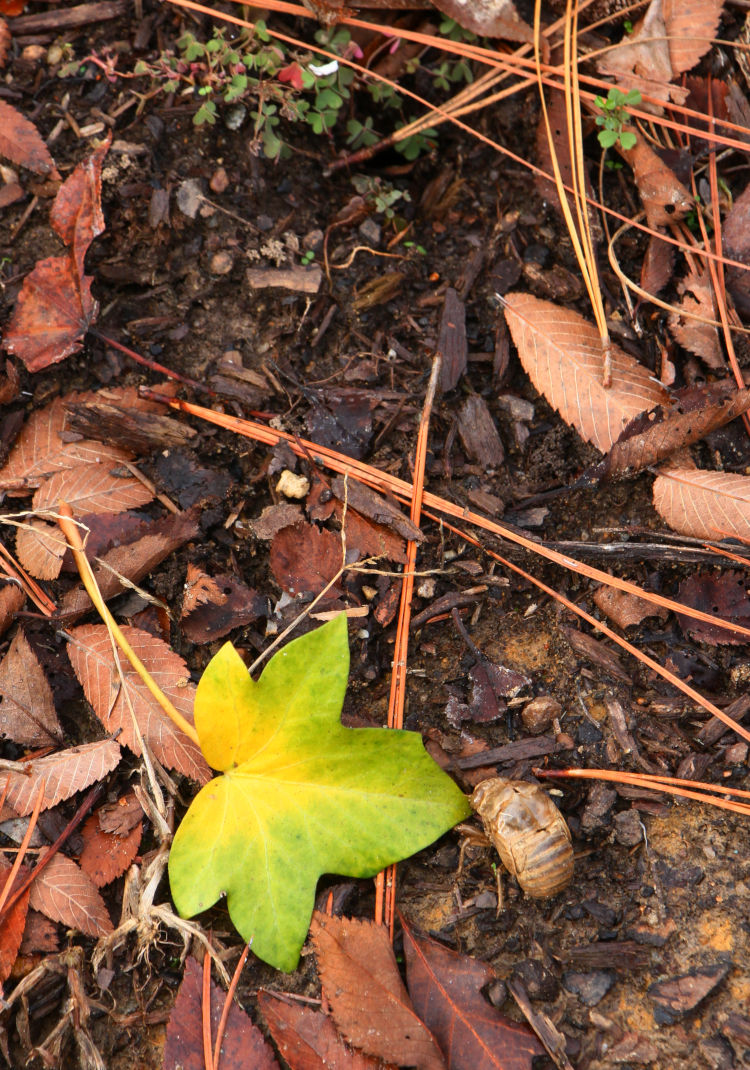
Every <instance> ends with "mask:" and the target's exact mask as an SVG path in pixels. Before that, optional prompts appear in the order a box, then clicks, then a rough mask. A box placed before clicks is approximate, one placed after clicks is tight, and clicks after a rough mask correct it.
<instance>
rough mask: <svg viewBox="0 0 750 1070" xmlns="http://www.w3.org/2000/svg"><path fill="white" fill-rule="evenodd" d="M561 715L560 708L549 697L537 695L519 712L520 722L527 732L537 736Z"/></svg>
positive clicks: (556, 702)
mask: <svg viewBox="0 0 750 1070" xmlns="http://www.w3.org/2000/svg"><path fill="white" fill-rule="evenodd" d="M561 713H562V706H561V705H560V703H559V702H558V701H557V700H556V699H554V698H552V696H551V695H538V696H537V698H533V699H532V700H531V702H529V703H527V705H526V706H524V708H523V709H522V710H521V720H522V721H523V726H524V728H525V729H526V731H527V732H531V734H532V736H539V735H541V734H542V732H545V731H546V730H547V729H548V728H549V726H550V725H551V724H552V722H553V721H554V719H555V718H556V717H559V716H560V714H561Z"/></svg>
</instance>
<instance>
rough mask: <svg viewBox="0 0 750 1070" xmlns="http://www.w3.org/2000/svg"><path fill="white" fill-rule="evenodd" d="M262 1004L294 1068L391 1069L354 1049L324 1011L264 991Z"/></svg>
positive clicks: (278, 1043)
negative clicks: (337, 1030) (340, 1034)
mask: <svg viewBox="0 0 750 1070" xmlns="http://www.w3.org/2000/svg"><path fill="white" fill-rule="evenodd" d="M258 1006H259V1007H260V1010H261V1013H262V1014H263V1017H264V1018H265V1020H266V1023H267V1025H268V1029H269V1032H270V1033H271V1036H272V1037H273V1039H274V1041H275V1043H276V1047H277V1048H278V1049H279V1054H280V1055H281V1057H282V1058H283V1059H284V1060H285V1062H287V1063H288V1064H289V1066H290V1068H291V1070H387V1067H385V1066H384V1064H383V1063H382V1062H381V1060H380V1059H374V1058H373V1057H372V1056H371V1055H363V1053H362V1052H361V1051H354V1049H353V1048H350V1047H349V1045H348V1044H346V1042H345V1041H344V1040H343V1039H342V1038H341V1037H340V1036H339V1034H338V1033H337V1032H336V1027H335V1025H334V1024H333V1022H332V1021H331V1019H330V1018H329V1017H328V1015H327V1014H323V1012H322V1011H319V1010H314V1009H313V1008H312V1007H305V1006H304V1005H303V1004H301V1003H297V1002H295V1001H294V1000H291V999H289V998H288V997H286V996H284V995H281V994H280V993H278V992H264V991H263V990H261V991H260V992H259V993H258Z"/></svg>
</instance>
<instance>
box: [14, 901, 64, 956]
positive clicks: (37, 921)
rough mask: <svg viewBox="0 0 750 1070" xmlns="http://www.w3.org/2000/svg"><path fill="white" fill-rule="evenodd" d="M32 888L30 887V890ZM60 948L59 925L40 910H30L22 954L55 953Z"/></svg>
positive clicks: (27, 916) (24, 932)
mask: <svg viewBox="0 0 750 1070" xmlns="http://www.w3.org/2000/svg"><path fill="white" fill-rule="evenodd" d="M30 891H31V889H29V892H30ZM59 950H60V939H59V937H58V935H57V925H55V923H54V921H50V919H49V918H45V916H44V914H40V913H39V911H38V910H30V911H29V912H28V914H27V915H26V926H25V928H24V930H23V940H22V941H21V950H20V954H21V955H46V954H54V953H55V951H59Z"/></svg>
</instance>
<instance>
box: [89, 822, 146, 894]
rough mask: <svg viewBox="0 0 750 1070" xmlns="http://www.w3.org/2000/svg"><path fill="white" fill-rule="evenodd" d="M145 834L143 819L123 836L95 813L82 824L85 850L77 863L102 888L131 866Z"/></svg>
mask: <svg viewBox="0 0 750 1070" xmlns="http://www.w3.org/2000/svg"><path fill="white" fill-rule="evenodd" d="M142 834H143V825H142V822H141V821H138V822H137V823H136V824H135V825H134V826H133V827H132V828H131V829H130V831H129V832H127V833H126V834H125V835H124V836H119V835H118V834H117V833H116V832H105V831H104V829H102V827H101V825H100V823H99V815H98V814H92V815H91V816H90V817H89V818H88V820H87V821H86V822H85V823H84V825H83V827H82V828H81V837H82V838H83V851H81V854H80V856H79V858H78V864H79V865H80V867H81V869H82V870H83V872H84V873H85V874H87V876H88V877H90V878H91V881H92V882H93V883H94V884H95V885H96V887H97V888H103V887H104V885H105V884H109V883H110V882H111V881H113V880H115V878H117V877H119V876H120V875H121V874H122V873H124V872H125V870H126V869H127V868H128V866H129V865H130V863H131V862H132V861H133V859H134V858H135V856H136V855H137V854H138V847H139V846H140V842H141V836H142Z"/></svg>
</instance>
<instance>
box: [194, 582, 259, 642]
mask: <svg viewBox="0 0 750 1070" xmlns="http://www.w3.org/2000/svg"><path fill="white" fill-rule="evenodd" d="M189 568H190V566H188V569H189ZM196 573H197V575H196ZM193 576H194V581H195V582H194V584H193V587H192V591H195V590H196V588H200V595H199V597H203V596H205V597H203V601H202V603H198V602H195V604H194V608H193V609H192V610H191V611H190V613H189V614H187V615H186V614H185V607H184V603H183V615H182V617H181V621H180V623H181V624H182V630H183V631H184V633H185V635H186V636H187V637H188V639H189V640H190V641H191V642H192V643H210V642H212V641H213V640H214V639H221V637H222V636H224V635H227V634H228V633H229V632H231V631H232V629H233V628H239V627H241V626H242V625H245V624H250V623H251V622H252V621H254V620H257V619H258V617H262V616H264V615H265V614H266V613H267V612H268V608H267V604H266V599H265V598H263V596H262V595H260V594H258V592H257V591H254V590H253V589H252V588H251V587H248V586H247V584H245V583H243V582H242V581H241V580H238V579H237V578H236V577H235V576H230V575H229V574H228V573H223V572H222V573H219V575H217V576H215V577H214V578H213V579H212V578H211V577H210V576H207V575H206V574H205V573H204V572H200V570H196V572H195V573H193ZM199 577H203V580H201V579H199ZM190 593H191V591H190V590H188V594H190ZM191 600H192V599H191Z"/></svg>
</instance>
